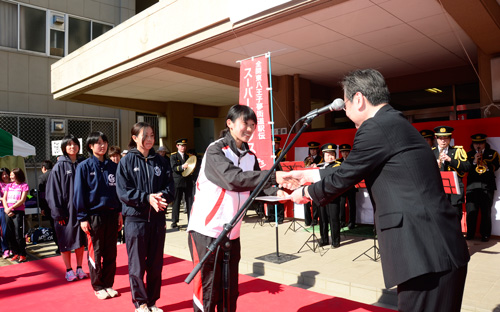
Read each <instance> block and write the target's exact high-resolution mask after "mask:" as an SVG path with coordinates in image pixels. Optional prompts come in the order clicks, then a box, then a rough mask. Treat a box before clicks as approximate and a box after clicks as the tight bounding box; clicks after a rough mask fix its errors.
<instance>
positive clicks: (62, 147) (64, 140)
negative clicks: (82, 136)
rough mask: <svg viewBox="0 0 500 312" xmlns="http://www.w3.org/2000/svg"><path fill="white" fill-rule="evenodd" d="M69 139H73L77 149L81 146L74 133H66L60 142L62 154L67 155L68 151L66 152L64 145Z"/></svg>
mask: <svg viewBox="0 0 500 312" xmlns="http://www.w3.org/2000/svg"><path fill="white" fill-rule="evenodd" d="M70 141H73V142H74V143H75V144H76V145H78V151H80V150H81V149H82V147H81V146H80V141H78V139H77V138H76V137H75V136H74V135H72V134H68V135H66V136H64V138H63V139H62V142H61V150H62V153H63V154H64V156H68V153H67V152H66V145H68V143H69V142H70Z"/></svg>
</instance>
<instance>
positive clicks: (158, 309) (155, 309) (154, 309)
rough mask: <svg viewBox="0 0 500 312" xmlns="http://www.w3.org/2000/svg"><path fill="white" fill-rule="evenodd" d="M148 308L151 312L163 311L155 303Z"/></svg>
mask: <svg viewBox="0 0 500 312" xmlns="http://www.w3.org/2000/svg"><path fill="white" fill-rule="evenodd" d="M149 310H150V311H151V312H163V310H162V309H160V308H158V307H157V306H156V305H154V306H152V307H149Z"/></svg>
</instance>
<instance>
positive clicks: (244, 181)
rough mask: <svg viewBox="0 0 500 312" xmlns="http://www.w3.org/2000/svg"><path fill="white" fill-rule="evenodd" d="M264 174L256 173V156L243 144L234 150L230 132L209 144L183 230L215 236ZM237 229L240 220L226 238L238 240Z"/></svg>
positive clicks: (262, 172)
mask: <svg viewBox="0 0 500 312" xmlns="http://www.w3.org/2000/svg"><path fill="white" fill-rule="evenodd" d="M266 173H267V171H261V170H260V168H259V164H258V161H257V157H256V156H255V154H254V153H252V152H251V151H250V150H249V149H248V145H247V144H246V143H243V145H242V150H238V148H237V147H236V142H235V141H234V139H233V137H232V136H231V134H230V133H226V135H225V136H224V137H223V138H220V139H218V140H217V141H215V142H213V143H212V144H210V145H209V146H208V148H207V151H206V153H205V156H204V157H203V161H202V165H201V169H200V174H199V176H198V180H197V181H196V193H195V198H194V203H193V207H192V208H191V215H190V218H189V224H188V228H187V230H188V231H195V232H198V233H200V234H203V235H205V236H209V237H214V238H216V237H218V236H219V234H220V233H221V232H222V230H223V226H224V224H227V223H229V222H230V221H231V220H232V219H233V217H234V216H235V215H236V213H237V212H238V210H239V209H240V207H241V206H242V205H243V204H244V203H245V201H246V200H247V198H248V196H249V195H250V192H251V191H253V190H254V189H255V187H256V186H257V185H258V184H259V182H260V181H261V180H262V179H263V178H264V176H265V175H266ZM275 178H276V177H275V175H274V174H273V175H271V179H270V181H269V182H268V185H266V187H269V186H271V184H274V183H275ZM271 180H272V181H271ZM240 227H241V220H240V221H239V222H238V223H237V224H236V225H235V226H234V228H233V229H232V231H231V232H230V233H229V239H236V238H238V237H240Z"/></svg>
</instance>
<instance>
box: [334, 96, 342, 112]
mask: <svg viewBox="0 0 500 312" xmlns="http://www.w3.org/2000/svg"><path fill="white" fill-rule="evenodd" d="M332 105H333V109H334V110H336V111H339V110H341V109H343V108H344V106H345V103H344V100H342V99H340V98H337V99H335V100H334V101H333V102H332Z"/></svg>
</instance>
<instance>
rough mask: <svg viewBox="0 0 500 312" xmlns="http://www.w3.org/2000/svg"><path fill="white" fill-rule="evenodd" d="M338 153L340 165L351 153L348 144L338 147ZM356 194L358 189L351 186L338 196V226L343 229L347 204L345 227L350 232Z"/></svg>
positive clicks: (354, 212) (353, 222)
mask: <svg viewBox="0 0 500 312" xmlns="http://www.w3.org/2000/svg"><path fill="white" fill-rule="evenodd" d="M339 152H340V155H341V156H342V157H340V158H339V159H337V160H338V161H339V162H340V163H342V162H343V161H344V160H345V159H346V158H347V156H349V153H350V152H351V145H349V144H341V145H340V146H339ZM357 192H358V189H357V188H356V187H355V186H353V187H351V188H350V189H348V190H347V191H345V193H343V194H342V195H340V196H339V198H340V207H341V208H340V226H341V227H344V226H345V225H346V221H347V218H346V214H345V210H346V208H345V206H346V202H347V207H348V210H349V223H347V226H348V227H349V229H350V230H352V229H354V228H355V227H356V193H357Z"/></svg>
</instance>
